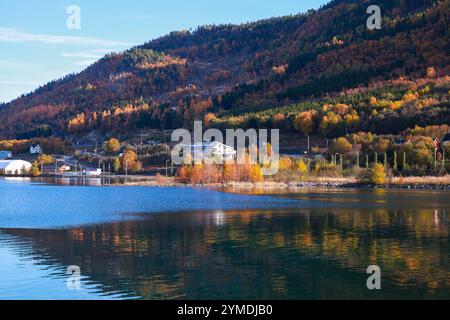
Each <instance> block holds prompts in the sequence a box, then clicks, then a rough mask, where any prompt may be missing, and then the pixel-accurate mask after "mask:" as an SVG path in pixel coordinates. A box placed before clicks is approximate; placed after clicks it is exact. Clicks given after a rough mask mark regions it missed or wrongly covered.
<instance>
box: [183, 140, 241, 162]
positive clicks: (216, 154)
mask: <svg viewBox="0 0 450 320" xmlns="http://www.w3.org/2000/svg"><path fill="white" fill-rule="evenodd" d="M187 148H188V150H189V151H190V153H191V156H192V157H193V159H195V158H196V157H197V158H200V157H201V158H202V159H203V160H205V159H210V160H222V159H223V161H226V160H233V159H235V158H236V150H234V148H232V147H230V146H228V145H226V144H223V143H220V142H218V141H214V142H203V143H199V144H193V145H190V146H188V147H187Z"/></svg>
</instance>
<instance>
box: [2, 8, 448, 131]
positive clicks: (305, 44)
mask: <svg viewBox="0 0 450 320" xmlns="http://www.w3.org/2000/svg"><path fill="white" fill-rule="evenodd" d="M378 2H379V5H380V7H381V9H382V13H383V18H384V21H383V28H382V30H376V31H369V30H367V28H366V19H367V17H368V15H367V14H366V9H367V7H368V6H369V5H371V4H372V3H371V2H370V1H368V0H363V1H351V0H347V1H345V0H339V1H332V2H331V3H330V4H328V5H326V6H324V7H323V8H321V9H319V10H317V11H311V12H308V13H306V14H300V15H295V16H288V17H282V18H272V19H267V20H262V21H258V22H255V23H248V24H243V25H221V26H204V27H200V28H198V29H197V30H196V31H195V32H189V31H181V32H174V33H171V34H170V35H168V36H165V37H162V38H159V39H156V40H154V41H150V42H148V43H146V44H144V45H142V46H138V47H135V48H132V49H130V50H128V51H125V52H123V53H119V54H111V55H108V56H106V57H104V58H103V59H101V60H99V61H98V62H97V63H95V64H93V65H92V66H90V67H89V68H87V69H86V70H85V71H83V72H81V73H80V74H77V75H69V76H67V77H65V78H63V79H60V80H57V81H53V82H51V83H49V84H47V85H45V86H43V87H42V88H40V89H38V90H36V91H35V92H33V93H31V94H29V95H26V96H23V97H20V98H18V99H16V100H15V101H12V102H11V103H9V104H6V105H4V106H2V107H0V110H1V111H0V136H3V137H16V136H24V135H28V136H29V135H30V134H32V132H40V131H39V130H36V128H40V127H41V126H42V125H46V126H49V128H51V131H52V132H53V133H54V134H66V133H83V132H88V131H90V130H92V129H96V128H100V129H103V130H118V129H121V130H127V129H128V128H131V127H133V128H135V127H136V128H143V127H149V128H151V127H156V128H171V127H179V126H183V125H184V126H187V125H189V123H190V122H191V121H192V120H193V119H202V118H203V116H204V114H205V113H209V112H213V113H220V112H221V111H224V110H238V109H240V108H244V107H245V108H248V107H258V106H259V107H261V106H267V107H277V106H281V105H286V104H289V103H292V102H298V101H301V100H304V99H311V98H317V97H321V96H323V95H327V94H331V93H333V92H339V91H341V90H343V89H345V88H352V87H358V86H366V85H368V84H369V83H371V82H374V81H380V80H388V79H396V78H399V77H409V78H418V77H421V76H423V75H424V74H425V72H426V69H427V68H428V67H430V66H433V67H434V68H435V70H436V71H437V73H438V75H440V76H443V75H448V73H449V69H450V68H449V66H450V56H449V54H448V53H449V52H450V41H449V39H450V31H449V30H450V26H449V17H450V1H448V0H446V1H437V0H415V1H404V0H395V1H392V0H382V1H378ZM30 131H31V133H30Z"/></svg>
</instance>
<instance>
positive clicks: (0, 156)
mask: <svg viewBox="0 0 450 320" xmlns="http://www.w3.org/2000/svg"><path fill="white" fill-rule="evenodd" d="M41 153H42V147H41V146H40V145H34V146H31V147H30V154H41ZM31 167H32V165H31V163H30V162H28V161H24V160H19V159H13V154H12V151H3V150H0V175H7V176H23V175H27V174H28V173H29V172H30V170H31Z"/></svg>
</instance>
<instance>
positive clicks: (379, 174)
mask: <svg viewBox="0 0 450 320" xmlns="http://www.w3.org/2000/svg"><path fill="white" fill-rule="evenodd" d="M370 182H372V183H374V184H376V185H383V184H385V183H386V168H385V167H384V165H382V164H381V163H377V164H375V166H374V167H373V169H372V171H371V174H370Z"/></svg>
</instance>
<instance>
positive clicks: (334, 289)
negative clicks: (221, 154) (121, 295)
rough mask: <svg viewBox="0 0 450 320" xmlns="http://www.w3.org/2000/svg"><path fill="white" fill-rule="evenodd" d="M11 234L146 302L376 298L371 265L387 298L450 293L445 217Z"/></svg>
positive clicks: (168, 223) (227, 217)
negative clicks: (369, 286) (367, 284)
mask: <svg viewBox="0 0 450 320" xmlns="http://www.w3.org/2000/svg"><path fill="white" fill-rule="evenodd" d="M7 232H8V233H11V234H15V235H18V236H21V237H23V238H26V239H29V240H31V242H32V245H33V247H34V248H35V250H36V251H39V252H40V253H41V255H42V252H43V251H45V252H46V253H47V254H49V255H50V256H51V257H52V258H54V259H58V260H60V261H61V263H62V264H63V265H70V264H75V265H79V266H81V267H82V272H83V274H84V275H88V276H90V277H91V278H92V279H93V280H94V281H98V282H100V283H102V284H105V285H107V286H111V288H113V289H114V290H127V291H130V292H134V293H137V294H138V295H140V296H142V297H144V298H152V299H158V298H346V297H349V298H350V297H372V298H373V297H376V296H374V295H373V293H370V292H368V290H367V288H366V287H365V279H366V278H367V275H366V274H365V269H366V268H367V266H369V265H371V264H378V265H380V266H381V268H382V270H383V276H384V278H383V281H384V288H383V292H382V294H383V296H380V297H383V298H388V297H400V296H399V292H400V291H399V287H398V286H401V287H404V288H406V287H405V286H406V285H407V284H408V285H412V286H409V287H408V290H406V289H405V290H404V294H405V295H406V296H407V295H411V296H413V295H414V294H417V293H420V294H430V296H431V295H432V294H434V296H433V297H445V294H447V297H448V294H449V288H450V261H449V258H448V251H449V226H448V224H447V222H446V220H445V216H444V215H443V214H442V212H438V213H436V214H435V213H434V212H431V211H389V212H388V211H386V210H374V211H370V212H368V211H362V210H361V211H358V210H353V211H349V210H348V209H346V210H344V209H342V210H339V209H338V210H335V211H333V213H329V212H328V211H297V212H295V213H292V211H291V212H286V211H285V212H283V211H277V212H261V211H259V212H252V211H243V212H230V213H222V212H217V213H191V214H187V213H179V214H175V213H174V214H160V215H152V216H149V217H148V218H146V219H145V220H143V221H135V222H123V223H116V224H108V225H99V226H92V227H84V228H75V229H70V230H59V231H43V230H42V231H40V230H8V231H7ZM355 271H356V272H355ZM437 289H440V290H437ZM402 292H403V291H402ZM371 294H372V295H371ZM401 297H405V296H404V295H402V296H401Z"/></svg>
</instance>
